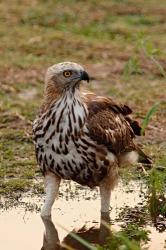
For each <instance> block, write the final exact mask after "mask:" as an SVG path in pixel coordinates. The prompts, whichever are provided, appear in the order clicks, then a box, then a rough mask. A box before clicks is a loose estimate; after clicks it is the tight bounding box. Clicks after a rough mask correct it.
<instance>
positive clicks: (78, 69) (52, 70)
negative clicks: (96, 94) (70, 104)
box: [45, 62, 89, 90]
mask: <svg viewBox="0 0 166 250" xmlns="http://www.w3.org/2000/svg"><path fill="white" fill-rule="evenodd" d="M81 80H85V81H87V82H89V75H88V73H87V72H86V71H85V70H84V68H83V67H82V66H81V65H79V64H77V63H73V62H63V63H58V64H54V65H52V66H51V67H49V68H48V70H47V73H46V78H45V82H46V84H54V86H55V87H56V88H58V89H65V90H69V89H70V88H75V87H79V83H80V82H81Z"/></svg>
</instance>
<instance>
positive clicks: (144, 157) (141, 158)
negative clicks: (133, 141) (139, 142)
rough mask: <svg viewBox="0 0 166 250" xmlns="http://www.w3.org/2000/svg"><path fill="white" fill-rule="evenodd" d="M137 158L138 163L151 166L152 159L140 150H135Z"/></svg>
mask: <svg viewBox="0 0 166 250" xmlns="http://www.w3.org/2000/svg"><path fill="white" fill-rule="evenodd" d="M137 152H138V154H139V157H138V162H139V163H142V164H146V165H152V163H153V162H152V159H151V158H150V157H149V156H148V155H146V154H145V153H144V152H143V151H142V150H141V149H140V148H138V150H137Z"/></svg>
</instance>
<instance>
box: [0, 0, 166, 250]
mask: <svg viewBox="0 0 166 250" xmlns="http://www.w3.org/2000/svg"><path fill="white" fill-rule="evenodd" d="M0 9H1V14H0V120H1V124H0V194H1V195H7V196H12V195H13V194H14V193H23V192H26V191H29V190H31V192H32V193H34V194H36V193H43V186H41V185H40V184H36V183H34V179H35V178H38V177H40V176H41V174H40V172H39V170H38V168H37V166H36V160H35V155H34V146H33V142H32V139H31V122H32V121H33V120H34V118H35V114H36V113H37V109H38V107H39V106H40V104H41V102H42V98H43V81H44V74H45V71H46V69H47V67H48V66H50V65H51V64H54V63H57V62H61V61H65V60H70V61H76V62H78V63H80V64H82V65H84V66H85V68H86V70H87V71H88V72H89V74H90V75H91V76H92V77H94V80H93V81H92V82H91V90H92V91H95V92H96V93H98V94H100V95H108V96H111V97H113V98H114V99H115V100H116V101H119V102H121V103H126V104H128V105H129V106H130V107H131V108H132V109H133V110H134V112H133V117H134V118H136V119H137V120H138V121H139V122H140V123H141V124H143V130H145V136H144V137H142V139H141V143H143V144H144V150H145V152H146V153H148V154H149V155H150V156H151V157H152V159H153V162H154V164H153V165H154V166H153V168H154V169H152V170H151V171H149V172H148V174H147V175H145V174H143V173H140V172H139V171H137V169H136V168H135V171H133V169H132V171H131V172H130V171H128V170H126V172H127V174H126V173H125V170H123V172H124V173H123V174H122V178H123V179H124V183H125V182H126V183H127V181H126V180H129V179H138V178H139V179H140V178H141V179H142V180H144V181H145V183H146V185H147V188H148V193H147V194H146V195H147V196H148V199H147V207H146V213H147V214H148V216H149V215H150V214H151V216H152V217H157V216H159V214H164V216H165V205H164V202H160V200H162V199H161V198H163V194H164V193H165V190H166V187H165V181H166V154H165V152H166V144H165V138H166V132H165V126H166V113H165V110H166V93H165V77H166V73H165V72H166V60H165V56H166V50H165V41H166V33H165V22H166V8H165V0H160V1H159V2H158V3H157V6H156V1H154V0H149V1H143V0H136V1H131V0H118V1H115V0H111V1H110V0H104V1H99V0H92V1H81V0H79V1H76V0H71V1H69V0H63V1H57V0H56V1H53V0H49V1H43V0H40V1H36V2H35V1H33V0H30V1H26V0H24V1H21V2H20V1H18V0H14V1H9V0H7V1H1V3H0ZM155 103H160V105H159V107H158V109H157V110H156V106H153V105H154V104H155ZM154 111H155V112H154ZM131 231H132V232H133V231H134V229H132V230H131ZM125 232H126V230H125ZM125 237H127V240H126V238H125ZM128 237H129V235H127V236H126V235H125V236H124V234H123V233H122V234H118V235H116V236H115V238H114V239H115V245H116V247H117V248H114V249H131V247H133V248H132V249H140V248H139V247H140V246H139V244H137V243H135V242H134V243H133V242H131V244H135V245H136V246H135V245H134V246H133V245H130V244H129V245H128ZM129 238H130V237H129ZM117 242H118V243H117ZM118 244H122V245H123V244H126V245H125V246H126V248H124V246H123V247H121V248H120V246H119V245H118ZM118 247H119V248H118ZM100 249H103V248H100ZM106 249H107V248H106ZM108 249H112V248H111V246H110V245H109V247H108Z"/></svg>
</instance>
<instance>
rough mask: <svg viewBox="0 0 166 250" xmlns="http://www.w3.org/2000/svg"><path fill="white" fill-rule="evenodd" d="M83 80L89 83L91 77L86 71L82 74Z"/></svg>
mask: <svg viewBox="0 0 166 250" xmlns="http://www.w3.org/2000/svg"><path fill="white" fill-rule="evenodd" d="M81 80H84V81H87V82H89V80H90V77H89V75H88V73H87V72H86V71H82V72H81Z"/></svg>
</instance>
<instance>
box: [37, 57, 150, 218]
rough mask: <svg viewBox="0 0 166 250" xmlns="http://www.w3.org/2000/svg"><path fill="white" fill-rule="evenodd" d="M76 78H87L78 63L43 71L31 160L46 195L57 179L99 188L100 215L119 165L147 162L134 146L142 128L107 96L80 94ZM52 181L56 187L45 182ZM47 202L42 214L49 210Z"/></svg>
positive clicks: (106, 208)
mask: <svg viewBox="0 0 166 250" xmlns="http://www.w3.org/2000/svg"><path fill="white" fill-rule="evenodd" d="M81 80H87V81H89V76H88V74H87V73H86V72H85V71H84V69H83V68H82V67H81V66H80V65H78V64H75V63H70V62H66V63H61V64H56V65H53V66H52V67H50V68H49V69H48V71H47V74H46V80H45V96H44V102H43V105H42V107H41V111H40V113H39V117H38V118H37V119H36V120H35V122H34V125H33V133H34V141H35V148H36V157H37V161H38V164H39V166H40V169H41V171H42V172H43V174H44V176H45V179H46V183H47V185H46V186H47V187H48V190H50V191H49V192H48V193H50V196H51V197H53V196H55V193H57V192H53V190H54V191H55V190H56V189H58V186H59V183H60V179H61V178H64V179H69V180H74V181H76V182H78V183H80V184H82V185H87V186H89V187H94V186H100V191H101V198H102V206H101V210H102V211H103V212H104V211H105V210H106V211H107V210H108V207H109V196H110V191H109V192H107V194H106V193H105V190H107V189H108V190H111V189H112V188H113V187H114V185H115V183H116V180H117V176H118V167H119V166H120V165H121V164H123V163H133V162H135V161H137V160H138V159H139V154H141V157H142V158H141V160H142V161H143V162H146V163H150V159H149V158H148V157H147V156H146V155H145V154H144V153H143V152H142V151H141V150H140V149H139V148H138V146H137V145H136V144H135V142H134V138H135V135H140V132H141V128H140V126H139V124H138V122H137V121H134V120H132V118H131V117H130V116H129V115H130V114H131V112H132V111H131V109H130V108H129V107H128V106H126V105H118V104H116V103H115V102H114V101H113V100H112V99H111V98H106V97H100V96H96V95H95V94H93V93H90V92H81V91H80V82H81ZM140 152H142V153H140ZM55 179H56V183H58V184H57V188H56V186H55V184H49V183H54V182H55ZM49 185H53V187H54V188H49ZM52 193H54V194H52ZM48 196H49V195H48ZM48 200H49V199H48ZM48 204H49V202H47V201H46V203H45V206H44V208H43V211H42V214H43V215H45V214H47V213H48V211H49V210H50V209H51V208H49V209H48V207H49V206H50V205H48ZM51 206H52V205H51ZM49 213H50V211H49Z"/></svg>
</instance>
